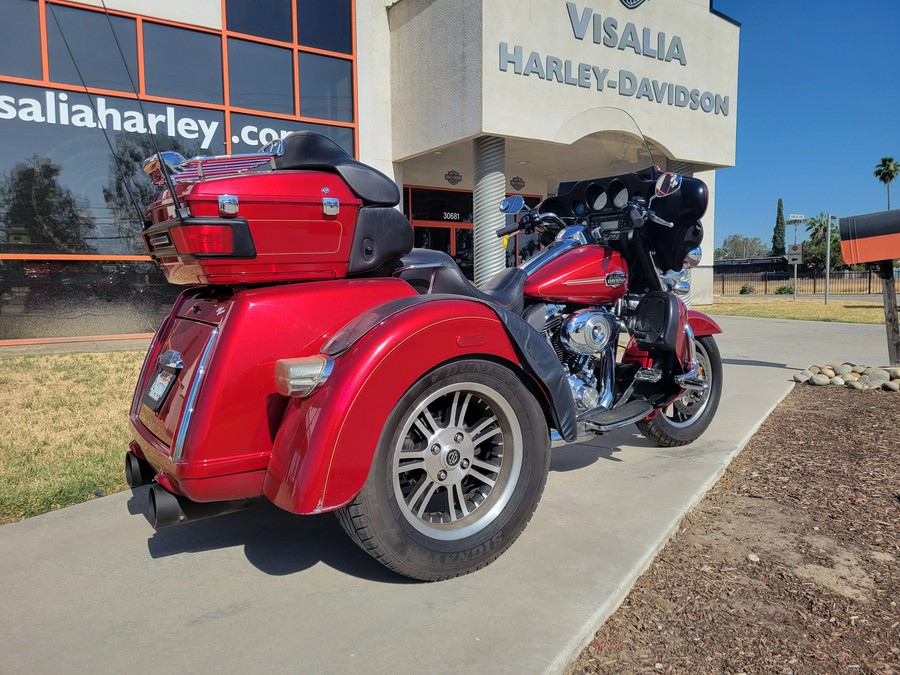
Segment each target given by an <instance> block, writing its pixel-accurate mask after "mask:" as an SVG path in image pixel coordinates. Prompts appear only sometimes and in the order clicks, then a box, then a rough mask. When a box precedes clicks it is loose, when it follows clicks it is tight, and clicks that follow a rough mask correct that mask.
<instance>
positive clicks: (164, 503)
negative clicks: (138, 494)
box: [147, 485, 187, 530]
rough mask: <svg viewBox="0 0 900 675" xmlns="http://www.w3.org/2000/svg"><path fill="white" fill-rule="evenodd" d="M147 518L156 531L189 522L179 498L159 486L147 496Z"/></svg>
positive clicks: (155, 486)
mask: <svg viewBox="0 0 900 675" xmlns="http://www.w3.org/2000/svg"><path fill="white" fill-rule="evenodd" d="M147 518H148V520H149V521H150V524H151V525H152V526H153V528H154V529H156V530H159V529H161V528H163V527H171V526H172V525H177V524H178V523H181V522H183V521H185V520H187V516H185V515H184V511H183V510H182V509H181V504H180V503H179V501H178V497H176V496H175V495H173V494H172V493H171V492H169V491H168V490H166V489H165V488H162V487H160V486H158V485H154V486H153V487H151V488H150V493H149V495H148V496H147Z"/></svg>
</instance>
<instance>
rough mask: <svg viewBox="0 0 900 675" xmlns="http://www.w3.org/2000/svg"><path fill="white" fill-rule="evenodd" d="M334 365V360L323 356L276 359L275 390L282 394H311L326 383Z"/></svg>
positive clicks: (304, 395)
mask: <svg viewBox="0 0 900 675" xmlns="http://www.w3.org/2000/svg"><path fill="white" fill-rule="evenodd" d="M333 367H334V361H332V360H331V359H326V358H325V357H323V356H307V357H305V358H298V359H281V360H279V361H276V362H275V391H277V392H278V393H279V394H281V395H282V396H294V397H297V398H304V397H306V396H309V395H310V394H312V393H313V392H314V391H315V390H316V389H318V388H319V387H320V386H321V385H323V384H324V383H325V381H326V380H327V379H328V376H329V375H331V369H332V368H333Z"/></svg>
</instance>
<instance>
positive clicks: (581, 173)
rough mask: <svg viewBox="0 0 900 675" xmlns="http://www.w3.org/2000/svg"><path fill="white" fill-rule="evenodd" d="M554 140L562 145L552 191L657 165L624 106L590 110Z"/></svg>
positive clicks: (573, 119) (577, 117)
mask: <svg viewBox="0 0 900 675" xmlns="http://www.w3.org/2000/svg"><path fill="white" fill-rule="evenodd" d="M554 140H555V142H556V143H557V144H558V146H559V147H558V153H557V155H556V158H555V174H556V175H555V179H556V180H555V183H556V185H555V190H553V189H551V190H548V192H549V194H554V193H555V194H557V195H559V194H563V193H565V192H567V191H568V190H569V189H571V186H572V185H573V184H574V183H577V182H579V181H585V180H591V179H596V178H606V177H611V176H623V175H627V174H631V173H639V172H646V171H647V170H648V169H651V168H652V167H653V166H655V165H656V162H655V161H654V159H653V155H652V153H651V152H650V147H649V145H648V143H647V141H646V140H645V139H644V135H643V134H642V133H641V130H640V128H639V127H638V125H637V122H635V120H634V118H633V117H632V116H631V115H629V114H628V113H627V112H625V111H624V110H622V109H620V108H592V109H590V110H586V111H585V112H583V113H580V114H578V115H576V116H575V117H572V118H571V119H570V120H569V121H568V122H566V123H565V124H563V125H562V126H561V127H560V129H559V131H558V132H557V134H556V138H555V139H554ZM548 187H549V188H553V187H554V186H553V185H552V183H551V185H549V186H548Z"/></svg>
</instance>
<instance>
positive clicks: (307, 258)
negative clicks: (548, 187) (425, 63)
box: [126, 128, 722, 580]
mask: <svg viewBox="0 0 900 675" xmlns="http://www.w3.org/2000/svg"><path fill="white" fill-rule="evenodd" d="M586 142H591V143H593V144H594V145H595V146H596V151H597V152H596V156H597V166H603V167H606V171H607V172H612V173H613V175H608V176H604V177H601V178H594V179H589V180H572V181H563V182H561V183H560V184H559V188H558V190H557V193H556V194H555V195H554V196H551V197H550V198H548V199H546V200H545V201H543V202H542V203H541V204H540V205H538V206H537V207H536V208H532V209H525V208H524V207H523V200H522V198H521V197H518V196H513V197H510V198H508V199H507V200H506V201H504V203H503V205H502V208H501V210H502V211H503V212H505V213H506V214H507V216H506V218H507V225H506V226H505V227H503V228H501V229H500V230H499V231H498V232H497V234H498V236H500V237H502V236H506V235H510V234H513V233H515V232H522V233H525V234H529V233H531V234H534V235H536V236H537V237H539V239H540V242H541V244H542V245H543V248H542V249H541V250H540V251H539V252H538V253H536V254H535V255H534V256H533V257H531V258H530V259H528V260H527V261H526V262H525V263H524V264H522V265H521V266H520V267H514V268H508V269H505V270H503V271H502V272H500V273H499V274H498V275H497V276H496V277H495V278H494V279H493V280H492V281H491V282H490V283H489V284H488V285H487V286H485V287H483V288H476V287H475V286H474V285H473V284H472V283H470V282H469V281H468V280H467V279H466V278H465V276H464V275H463V274H462V272H461V271H460V269H459V267H458V266H457V265H456V264H455V262H454V261H453V260H452V259H451V258H450V257H449V256H448V255H447V254H445V253H442V252H438V251H432V250H426V249H414V248H413V232H412V228H411V226H410V224H409V222H408V221H407V220H406V218H405V217H404V216H403V214H402V213H401V212H400V211H398V210H397V209H396V208H395V207H396V206H397V204H398V203H399V200H400V192H399V190H398V188H397V186H396V185H395V184H394V183H393V182H392V181H391V180H390V179H389V178H388V177H387V176H385V175H384V174H382V173H380V172H378V171H376V170H375V169H373V168H370V167H368V166H366V165H364V164H361V163H360V162H358V161H356V160H354V159H353V158H351V157H350V156H349V155H348V154H347V153H346V152H344V151H343V150H342V149H341V148H340V147H339V146H337V145H336V144H335V143H333V142H332V141H330V140H329V139H327V138H326V137H324V136H321V135H318V134H315V133H310V132H298V133H294V134H291V135H288V136H286V137H285V138H283V139H281V140H278V141H275V142H273V143H271V144H270V145H268V146H266V147H265V148H263V150H262V151H261V152H260V153H257V154H252V155H236V156H222V157H211V158H195V159H192V160H184V158H181V157H176V156H174V153H157V154H156V155H154V156H152V157H151V158H149V159H148V160H147V161H145V170H146V171H147V172H148V173H150V174H151V176H152V177H153V178H155V179H156V182H157V183H158V184H159V185H160V186H161V187H162V190H161V191H160V193H159V195H158V197H157V198H156V200H155V201H154V202H153V203H152V204H150V205H149V206H148V207H147V211H146V215H147V222H146V229H145V230H144V232H143V237H144V240H145V242H146V245H147V248H148V250H149V252H150V255H151V256H152V257H153V259H154V260H155V261H156V262H157V263H158V264H159V265H160V267H161V268H162V270H163V271H164V273H165V275H166V277H167V279H168V280H169V282H171V283H173V284H183V285H185V286H187V288H186V289H185V290H184V292H183V293H182V294H181V295H180V297H179V298H178V300H177V302H176V303H175V305H174V307H173V308H172V310H171V312H170V314H169V315H168V317H167V318H166V319H165V320H164V321H163V322H162V324H161V325H160V327H159V330H158V331H157V332H156V335H155V337H154V338H153V341H152V343H151V345H150V348H149V351H148V353H147V357H146V359H145V362H144V366H143V369H142V371H141V374H140V377H139V379H138V383H137V387H136V389H135V394H134V400H133V403H132V406H131V413H130V418H131V424H132V426H133V431H134V441H133V442H132V443H131V447H130V451H129V452H128V453H127V455H126V472H127V477H128V482H129V484H131V485H132V486H138V485H142V484H145V483H150V482H153V483H154V484H153V486H152V487H151V490H150V492H149V497H148V500H149V505H148V510H149V513H148V516H149V519H150V521H151V522H152V524H153V525H154V526H155V527H157V528H160V527H165V526H168V525H173V524H176V523H179V522H183V521H185V520H189V519H191V518H192V517H195V516H196V515H197V514H201V515H208V514H210V513H211V512H222V511H224V510H226V509H229V508H233V507H235V506H239V505H243V504H246V503H248V502H249V501H250V500H254V499H258V498H265V499H268V500H270V501H271V502H273V503H274V504H276V505H278V506H279V507H281V508H283V509H285V510H287V511H290V512H292V513H296V514H314V513H322V512H325V511H335V512H336V513H337V516H338V520H339V521H340V523H341V525H342V526H343V528H344V529H345V530H346V531H347V533H348V534H349V535H350V537H351V538H352V539H353V540H354V541H355V542H356V543H357V544H358V545H359V546H360V547H361V548H362V549H363V550H364V551H366V552H367V553H369V554H370V555H372V556H373V557H375V558H376V559H377V560H379V561H380V562H381V563H383V564H384V565H386V566H387V567H389V568H390V569H392V570H394V571H396V572H398V573H400V574H403V575H407V576H409V577H413V578H417V579H423V580H438V579H446V578H449V577H454V576H457V575H460V574H465V573H467V572H471V571H473V570H476V569H478V568H480V567H483V566H485V565H487V564H488V563H490V562H491V561H492V560H494V559H495V558H497V557H498V556H499V555H500V554H501V553H502V552H503V551H504V550H506V549H507V548H508V547H509V546H510V545H511V544H512V543H513V541H514V540H515V539H516V537H517V536H518V535H519V534H520V533H521V532H522V530H523V529H524V527H525V525H526V523H527V522H528V520H529V519H530V518H531V515H532V513H533V512H534V510H535V508H536V506H537V503H538V500H539V498H540V496H541V493H542V491H543V489H544V484H545V482H546V479H547V473H548V467H549V461H550V450H551V446H557V445H562V444H566V443H577V442H579V441H583V440H587V439H588V438H590V437H592V436H593V435H594V434H600V433H604V432H607V431H610V430H612V429H616V428H618V427H622V426H624V425H628V424H632V423H635V424H637V427H638V429H640V431H641V432H642V433H643V434H644V435H646V436H647V437H648V438H650V439H652V440H654V441H655V442H657V443H658V444H660V445H663V446H676V445H682V444H685V443H690V442H691V441H693V440H694V439H696V438H697V437H698V436H700V434H701V433H703V431H704V430H705V429H706V428H707V426H708V425H709V423H710V421H711V419H712V418H713V416H714V414H715V411H716V408H717V406H718V403H719V398H720V394H721V389H722V364H721V359H720V356H719V352H718V350H717V348H716V344H715V342H714V340H713V337H712V336H713V334H715V333H719V332H721V331H720V329H719V327H718V326H717V325H716V324H715V322H713V321H712V320H711V319H710V318H708V317H707V316H705V315H703V314H700V313H698V312H694V311H689V310H687V309H686V307H685V305H684V303H683V302H682V301H681V299H680V298H679V293H683V292H684V291H685V290H686V284H685V282H684V281H683V279H682V276H681V274H680V273H681V272H682V270H683V269H684V268H685V264H688V265H691V266H692V265H694V264H696V263H697V262H698V261H699V250H697V246H698V245H699V243H700V240H701V238H702V227H701V225H700V222H699V219H700V218H701V217H702V215H703V214H704V212H705V210H706V206H707V190H706V186H705V185H704V184H703V183H702V182H701V181H700V180H697V179H694V178H690V177H680V176H678V175H675V174H671V173H664V172H661V171H660V170H659V169H658V168H656V166H655V164H654V162H653V160H652V158H651V156H650V153H649V151H648V150H647V145H646V143H645V142H644V141H643V138H642V137H641V136H640V133H639V131H637V130H635V131H634V132H627V131H622V130H621V128H620V129H618V130H615V131H610V132H609V133H606V134H595V135H593V136H592V137H591V138H590V139H588V141H586ZM601 151H602V152H606V153H607V155H608V156H607V157H605V158H604V157H602V152H601ZM497 245H498V246H501V245H502V244H501V242H499V241H498V243H497Z"/></svg>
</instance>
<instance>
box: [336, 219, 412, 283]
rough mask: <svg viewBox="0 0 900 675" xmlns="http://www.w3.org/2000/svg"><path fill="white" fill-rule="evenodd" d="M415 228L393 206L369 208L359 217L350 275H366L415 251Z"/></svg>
mask: <svg viewBox="0 0 900 675" xmlns="http://www.w3.org/2000/svg"><path fill="white" fill-rule="evenodd" d="M412 246H413V230H412V225H410V224H409V221H408V220H407V219H406V216H404V215H403V214H402V213H400V212H399V211H398V210H397V209H395V208H393V207H390V206H365V207H363V208H361V209H360V210H359V215H358V216H357V217H356V231H355V232H354V234H353V246H352V248H351V249H350V264H349V266H348V268H347V273H348V274H365V273H366V272H371V271H372V270H374V269H376V268H377V267H380V266H381V265H383V264H385V263H386V262H388V261H390V260H392V259H394V258H399V257H400V256H404V255H406V254H407V253H409V252H410V250H412Z"/></svg>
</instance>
